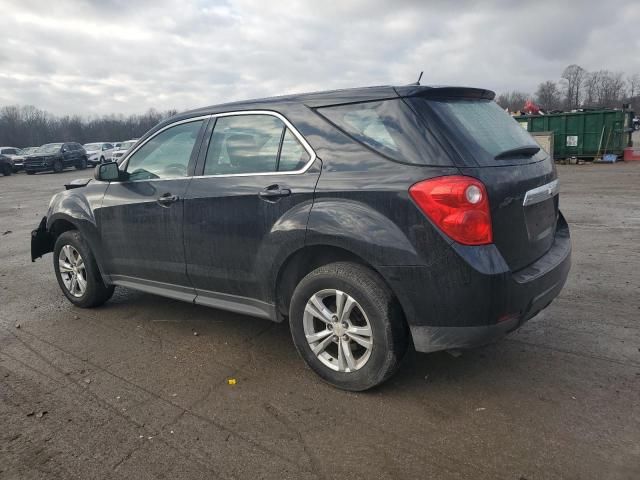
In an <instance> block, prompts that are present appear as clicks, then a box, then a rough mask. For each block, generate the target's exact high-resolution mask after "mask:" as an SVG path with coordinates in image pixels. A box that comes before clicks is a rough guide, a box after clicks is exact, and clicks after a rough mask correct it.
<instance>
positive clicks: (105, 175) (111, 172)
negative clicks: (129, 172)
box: [94, 162, 120, 182]
mask: <svg viewBox="0 0 640 480" xmlns="http://www.w3.org/2000/svg"><path fill="white" fill-rule="evenodd" d="M94 176H95V179H96V180H100V181H101V182H115V181H116V180H120V170H118V164H117V163H116V162H108V163H101V164H100V165H98V166H97V167H96V170H95V174H94Z"/></svg>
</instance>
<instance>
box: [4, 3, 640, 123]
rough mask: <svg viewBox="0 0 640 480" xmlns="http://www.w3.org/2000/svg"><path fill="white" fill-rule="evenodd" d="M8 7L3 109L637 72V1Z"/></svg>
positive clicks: (524, 83)
mask: <svg viewBox="0 0 640 480" xmlns="http://www.w3.org/2000/svg"><path fill="white" fill-rule="evenodd" d="M54 3H55V8H54V7H53V4H54ZM0 11H2V12H3V18H4V20H5V21H4V22H3V23H4V26H3V31H2V42H0V105H8V104H16V103H20V104H32V105H35V106H37V107H39V108H44V109H46V110H49V111H51V112H52V113H56V114H67V113H80V114H83V115H100V114H104V113H125V114H127V113H134V112H141V111H144V110H146V109H148V108H151V107H154V108H158V109H168V108H177V109H179V110H183V109H187V108H192V107H198V106H204V105H209V104H214V103H220V102H224V101H232V100H241V99H245V98H253V97H260V96H267V95H279V94H286V93H294V92H302V91H309V90H322V89H328V88H342V87H352V86H362V85H379V84H404V83H409V82H411V81H414V80H415V79H416V77H417V74H418V72H419V71H420V70H424V72H425V73H424V77H423V83H425V84H428V83H433V84H458V85H460V84H464V85H473V86H480V87H485V88H489V89H492V90H496V91H504V90H507V89H520V90H524V91H530V92H531V91H534V90H535V87H536V85H537V84H538V83H539V82H541V81H543V80H547V79H557V78H558V77H559V76H560V73H561V72H562V69H563V68H564V67H565V66H566V65H568V64H570V63H578V64H580V65H582V66H583V67H585V68H586V69H588V70H599V69H609V70H613V71H624V72H627V73H640V54H639V52H640V35H638V33H637V32H638V25H640V2H638V0H608V1H607V2H595V1H566V0H565V1H564V2H560V1H557V0H555V1H544V0H539V1H536V2H516V1H508V0H494V1H486V2H474V1H459V2H447V1H444V0H442V1H411V0H400V1H394V2H389V1H387V0H372V1H364V0H354V1H344V0H343V1H335V2H334V1H328V0H325V1H322V2H311V1H309V2H291V1H274V0H271V1H268V2H267V1H263V0H228V1H213V0H199V1H195V2H184V1H181V0H157V1H138V2H129V1H123V0H108V1H98V0H96V1H93V2H92V1H84V2H74V1H70V0H56V1H55V2H51V1H46V2H45V1H37V0H26V1H25V0H23V1H22V2H12V1H9V0H0Z"/></svg>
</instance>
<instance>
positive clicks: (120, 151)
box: [111, 140, 138, 162]
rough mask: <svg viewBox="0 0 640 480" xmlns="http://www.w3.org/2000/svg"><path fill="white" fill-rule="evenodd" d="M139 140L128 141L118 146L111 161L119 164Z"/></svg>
mask: <svg viewBox="0 0 640 480" xmlns="http://www.w3.org/2000/svg"><path fill="white" fill-rule="evenodd" d="M137 141H138V140H127V141H126V142H122V143H120V144H119V145H118V148H117V149H116V150H114V152H113V155H112V156H111V159H112V160H113V161H114V162H118V161H120V160H122V158H123V157H124V155H125V154H126V153H127V152H128V151H129V149H130V148H131V147H133V146H134V145H135V144H136V142H137Z"/></svg>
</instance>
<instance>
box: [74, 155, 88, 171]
mask: <svg viewBox="0 0 640 480" xmlns="http://www.w3.org/2000/svg"><path fill="white" fill-rule="evenodd" d="M86 168H87V159H86V158H85V157H82V158H81V159H80V162H79V163H78V164H77V165H76V170H85V169H86Z"/></svg>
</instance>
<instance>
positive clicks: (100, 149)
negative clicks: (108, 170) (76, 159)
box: [83, 142, 115, 165]
mask: <svg viewBox="0 0 640 480" xmlns="http://www.w3.org/2000/svg"><path fill="white" fill-rule="evenodd" d="M83 147H84V149H85V150H86V151H87V161H88V162H89V163H90V164H91V165H97V164H99V163H104V162H109V161H111V158H112V155H113V152H114V150H115V148H114V146H113V144H111V143H106V142H98V143H87V144H85V145H83Z"/></svg>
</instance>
